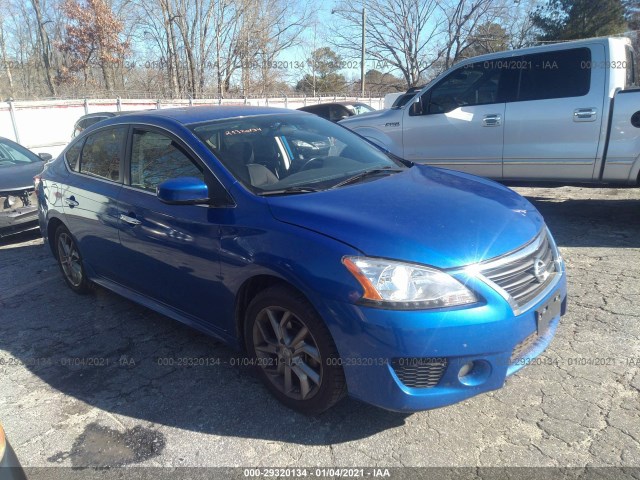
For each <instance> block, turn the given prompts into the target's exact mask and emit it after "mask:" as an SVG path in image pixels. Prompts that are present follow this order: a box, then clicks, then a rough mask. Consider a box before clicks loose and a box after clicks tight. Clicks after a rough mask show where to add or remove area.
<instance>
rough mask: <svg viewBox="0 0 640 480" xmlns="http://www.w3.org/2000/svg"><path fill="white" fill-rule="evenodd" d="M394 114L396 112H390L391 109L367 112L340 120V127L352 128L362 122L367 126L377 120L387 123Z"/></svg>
mask: <svg viewBox="0 0 640 480" xmlns="http://www.w3.org/2000/svg"><path fill="white" fill-rule="evenodd" d="M393 113H395V110H389V109H385V110H377V111H375V112H367V113H361V114H360V115H353V116H352V117H348V118H345V119H343V120H340V121H339V122H338V123H339V124H340V125H344V126H345V127H349V128H351V126H352V125H356V124H357V123H358V122H360V121H366V122H367V124H369V122H371V121H376V120H380V121H385V120H386V119H387V118H388V117H389V116H393Z"/></svg>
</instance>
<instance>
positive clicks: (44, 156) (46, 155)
mask: <svg viewBox="0 0 640 480" xmlns="http://www.w3.org/2000/svg"><path fill="white" fill-rule="evenodd" d="M38 156H39V157H40V158H41V159H42V160H44V161H45V162H48V161H49V160H51V159H52V158H53V156H52V155H51V154H50V153H39V154H38Z"/></svg>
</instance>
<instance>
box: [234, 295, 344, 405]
mask: <svg viewBox="0 0 640 480" xmlns="http://www.w3.org/2000/svg"><path fill="white" fill-rule="evenodd" d="M244 331H245V343H246V346H247V350H248V354H249V357H250V358H251V359H252V363H253V364H255V368H256V370H257V373H258V376H259V377H260V378H261V380H262V381H263V383H264V384H265V386H266V387H267V388H268V389H269V391H270V392H271V393H272V394H273V395H274V396H275V397H276V398H278V400H280V401H281V402H282V403H284V404H285V405H287V406H288V407H289V408H292V409H294V410H297V411H299V412H301V413H304V414H307V415H316V414H319V413H321V412H323V411H324V410H327V409H328V408H330V407H331V406H333V405H334V404H335V403H337V402H338V401H339V400H340V399H341V398H342V397H344V396H345V394H346V382H345V378H344V373H343V371H342V366H341V365H340V361H339V357H338V352H337V349H336V347H335V345H334V343H333V340H332V338H331V335H330V334H329V330H328V329H327V327H326V326H325V324H324V322H323V321H322V319H321V318H320V316H319V315H318V314H317V313H316V311H315V310H314V309H313V307H312V306H311V305H310V304H309V302H308V301H307V300H306V299H305V298H304V296H303V295H301V294H300V293H298V292H296V291H294V290H292V289H290V288H287V287H285V286H275V287H271V288H269V289H267V290H264V291H263V292H261V293H259V294H258V295H256V297H255V298H254V299H253V300H252V301H251V303H250V304H249V307H248V309H247V315H246V321H245V330H244Z"/></svg>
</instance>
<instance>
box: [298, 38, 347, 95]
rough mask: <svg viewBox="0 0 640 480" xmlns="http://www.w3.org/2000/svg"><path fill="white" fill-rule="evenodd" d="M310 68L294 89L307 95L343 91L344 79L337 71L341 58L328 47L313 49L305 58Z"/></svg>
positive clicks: (340, 64)
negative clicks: (307, 57)
mask: <svg viewBox="0 0 640 480" xmlns="http://www.w3.org/2000/svg"><path fill="white" fill-rule="evenodd" d="M307 66H308V67H309V68H310V69H311V73H310V74H306V75H305V76H304V77H302V79H300V81H298V83H297V85H296V90H297V91H299V92H303V93H305V94H308V95H316V94H318V93H337V92H342V91H344V88H345V87H346V80H345V78H344V75H341V74H339V73H338V71H339V70H340V69H341V67H342V58H341V57H340V55H338V54H337V53H336V52H334V51H333V50H331V48H329V47H322V48H318V49H316V50H314V51H313V52H312V53H311V57H310V58H309V59H308V60H307Z"/></svg>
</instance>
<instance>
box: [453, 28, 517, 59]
mask: <svg viewBox="0 0 640 480" xmlns="http://www.w3.org/2000/svg"><path fill="white" fill-rule="evenodd" d="M468 43H469V47H468V48H467V49H466V51H465V52H464V54H463V56H464V57H465V58H470V57H476V56H478V55H484V54H485V53H494V52H501V51H504V50H508V48H509V34H507V31H506V30H505V28H504V27H503V26H502V25H500V24H498V23H495V22H490V23H483V24H482V25H479V26H478V27H477V28H476V30H475V32H474V33H473V34H471V35H469V39H468Z"/></svg>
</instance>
